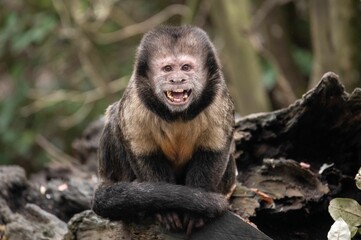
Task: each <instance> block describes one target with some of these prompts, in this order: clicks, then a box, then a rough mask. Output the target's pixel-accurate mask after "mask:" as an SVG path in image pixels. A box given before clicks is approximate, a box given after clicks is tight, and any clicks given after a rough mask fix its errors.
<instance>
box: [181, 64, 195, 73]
mask: <svg viewBox="0 0 361 240" xmlns="http://www.w3.org/2000/svg"><path fill="white" fill-rule="evenodd" d="M191 68H192V67H191V66H190V65H189V64H184V65H183V66H182V68H181V69H182V71H186V72H188V71H190V70H191Z"/></svg>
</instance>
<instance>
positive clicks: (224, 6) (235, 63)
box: [211, 0, 270, 115]
mask: <svg viewBox="0 0 361 240" xmlns="http://www.w3.org/2000/svg"><path fill="white" fill-rule="evenodd" d="M211 8H212V16H211V17H212V19H213V20H214V22H215V25H216V26H217V29H216V31H217V32H219V33H220V35H221V36H224V39H223V40H224V46H223V49H222V51H221V54H220V55H221V58H222V62H225V67H226V71H225V74H226V76H227V79H228V80H229V86H230V91H231V94H232V97H233V99H234V102H235V105H236V109H237V111H238V112H239V113H241V114H242V115H243V114H249V113H254V112H264V111H268V110H270V103H269V100H268V98H267V96H266V91H265V89H264V86H263V85H262V81H261V78H262V76H261V70H260V66H259V62H258V59H257V55H256V52H255V51H254V50H253V48H252V46H251V44H250V42H249V41H248V40H247V38H246V37H244V36H242V31H243V30H246V29H248V27H249V23H250V12H249V1H247V0H242V1H238V0H229V1H217V0H214V1H213V2H212V6H211Z"/></svg>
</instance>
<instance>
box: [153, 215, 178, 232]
mask: <svg viewBox="0 0 361 240" xmlns="http://www.w3.org/2000/svg"><path fill="white" fill-rule="evenodd" d="M155 217H156V219H157V220H158V222H160V223H161V224H162V225H163V226H164V227H165V228H166V229H167V230H173V231H176V230H180V229H182V228H183V225H182V222H181V220H180V218H179V216H178V214H177V213H175V212H168V213H158V214H156V215H155Z"/></svg>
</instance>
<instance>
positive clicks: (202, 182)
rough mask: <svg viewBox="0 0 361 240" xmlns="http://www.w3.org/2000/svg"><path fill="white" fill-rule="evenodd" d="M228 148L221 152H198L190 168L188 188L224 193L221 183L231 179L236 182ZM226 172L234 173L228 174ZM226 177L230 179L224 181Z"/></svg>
mask: <svg viewBox="0 0 361 240" xmlns="http://www.w3.org/2000/svg"><path fill="white" fill-rule="evenodd" d="M228 146H229V145H228ZM228 146H227V147H226V148H225V149H223V150H221V151H211V150H202V149H199V150H197V151H196V152H195V153H194V155H193V157H192V160H191V162H190V164H189V166H188V171H187V175H186V182H185V183H186V186H190V187H195V188H202V189H204V190H206V191H209V192H222V193H224V189H222V188H220V186H223V185H224V184H222V183H221V181H224V180H226V181H230V180H231V179H232V180H233V181H235V176H234V175H235V170H234V167H230V166H231V165H232V163H231V162H229V161H231V159H230V158H229V150H228ZM226 171H234V172H231V173H227V172H226ZM224 175H227V176H228V178H230V179H224V178H223V176H224ZM228 185H229V184H228ZM228 190H229V189H228Z"/></svg>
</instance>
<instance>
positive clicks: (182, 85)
mask: <svg viewBox="0 0 361 240" xmlns="http://www.w3.org/2000/svg"><path fill="white" fill-rule="evenodd" d="M151 62H152V64H151V65H150V74H149V78H150V80H151V81H152V85H153V90H154V92H155V95H156V96H157V98H159V100H161V101H162V102H163V103H165V104H166V106H167V107H168V108H169V110H171V111H172V112H182V111H184V110H186V109H187V108H188V106H189V105H190V104H191V103H192V102H193V101H195V100H197V99H198V98H199V97H200V96H201V93H202V90H203V88H204V85H205V83H206V74H204V72H205V69H203V65H202V64H200V62H201V60H200V59H197V58H196V57H194V56H191V55H178V56H175V55H172V54H168V55H167V56H166V57H156V58H155V59H154V60H153V61H151Z"/></svg>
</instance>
